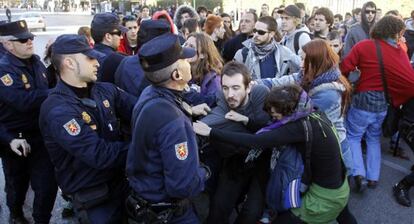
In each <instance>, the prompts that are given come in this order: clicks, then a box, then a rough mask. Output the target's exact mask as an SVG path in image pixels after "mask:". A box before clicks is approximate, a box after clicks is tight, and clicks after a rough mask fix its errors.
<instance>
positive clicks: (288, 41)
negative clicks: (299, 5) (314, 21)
mask: <svg viewBox="0 0 414 224" xmlns="http://www.w3.org/2000/svg"><path fill="white" fill-rule="evenodd" d="M301 31H306V32H308V33H310V32H309V29H308V28H307V27H306V26H303V27H302V28H300V29H297V30H295V32H293V33H292V34H290V35H287V34H286V35H285V36H283V38H282V40H281V41H280V43H283V45H285V46H286V47H287V48H289V49H290V50H291V51H292V52H294V53H295V54H297V55H299V50H300V49H302V47H303V45H305V44H307V43H308V42H309V41H311V38H310V36H309V34H307V33H302V34H300V36H299V39H298V41H299V45H298V46H299V49H298V52H295V43H294V42H295V41H294V39H295V35H296V33H298V32H301Z"/></svg>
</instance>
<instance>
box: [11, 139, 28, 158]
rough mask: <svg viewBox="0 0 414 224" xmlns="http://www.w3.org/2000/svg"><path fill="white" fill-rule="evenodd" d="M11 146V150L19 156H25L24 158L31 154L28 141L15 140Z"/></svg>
mask: <svg viewBox="0 0 414 224" xmlns="http://www.w3.org/2000/svg"><path fill="white" fill-rule="evenodd" d="M9 144H10V148H11V150H12V151H13V152H14V153H16V154H17V155H19V156H22V155H23V156H24V157H27V155H29V153H30V150H31V148H30V145H29V143H27V141H26V139H18V138H15V139H13V140H12V141H11V142H10V143H9ZM19 148H21V149H22V151H20V150H19Z"/></svg>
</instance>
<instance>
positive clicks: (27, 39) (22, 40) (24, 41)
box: [10, 37, 34, 44]
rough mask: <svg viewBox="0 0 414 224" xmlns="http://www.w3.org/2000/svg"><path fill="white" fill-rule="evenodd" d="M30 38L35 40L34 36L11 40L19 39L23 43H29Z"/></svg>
mask: <svg viewBox="0 0 414 224" xmlns="http://www.w3.org/2000/svg"><path fill="white" fill-rule="evenodd" d="M29 40H34V37H29V38H23V39H16V40H10V41H17V42H19V43H21V44H25V43H27V41H29Z"/></svg>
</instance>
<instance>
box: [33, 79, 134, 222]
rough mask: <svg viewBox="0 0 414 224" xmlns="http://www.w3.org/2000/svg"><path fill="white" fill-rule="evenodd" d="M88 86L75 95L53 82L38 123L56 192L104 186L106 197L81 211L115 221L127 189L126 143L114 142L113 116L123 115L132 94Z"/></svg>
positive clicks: (103, 85) (115, 124) (129, 108)
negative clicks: (87, 94) (83, 94)
mask: <svg viewBox="0 0 414 224" xmlns="http://www.w3.org/2000/svg"><path fill="white" fill-rule="evenodd" d="M91 85H92V87H91V90H90V98H83V99H80V98H78V97H77V95H76V94H75V92H74V91H73V90H71V89H70V87H69V86H68V85H66V84H65V83H63V82H62V81H59V82H58V84H57V85H56V88H55V89H54V90H53V91H52V92H51V93H50V95H49V97H48V98H47V100H46V101H45V102H44V104H43V105H42V108H41V112H40V121H39V122H40V126H41V131H42V134H43V136H44V137H45V144H46V147H47V149H48V151H49V154H50V157H51V160H52V162H53V164H54V165H55V171H56V177H57V181H58V183H59V186H60V187H61V189H62V191H63V192H64V193H65V194H68V195H71V196H74V197H77V194H82V193H83V192H87V191H88V190H90V189H94V188H98V189H102V188H104V187H108V188H109V192H110V195H109V199H107V200H106V201H104V202H101V203H98V204H97V205H95V206H92V207H91V208H82V210H86V213H87V216H88V219H89V220H90V221H91V222H92V223H112V222H115V223H116V222H119V220H120V218H121V216H122V210H123V203H124V201H123V199H125V197H126V195H125V194H126V193H127V192H128V191H127V183H126V179H125V175H124V169H125V160H126V155H127V151H128V145H129V144H128V143H127V142H122V141H120V140H121V132H120V128H119V125H118V123H119V122H118V116H119V117H122V118H124V119H128V120H129V119H130V118H131V114H132V109H133V106H134V104H135V102H136V98H135V97H133V96H131V95H129V94H127V93H125V92H124V91H122V90H120V89H118V88H117V87H115V86H114V85H113V84H110V83H100V82H97V83H95V84H91ZM85 99H89V101H86V102H85ZM90 191H92V190H90ZM91 194H92V193H91Z"/></svg>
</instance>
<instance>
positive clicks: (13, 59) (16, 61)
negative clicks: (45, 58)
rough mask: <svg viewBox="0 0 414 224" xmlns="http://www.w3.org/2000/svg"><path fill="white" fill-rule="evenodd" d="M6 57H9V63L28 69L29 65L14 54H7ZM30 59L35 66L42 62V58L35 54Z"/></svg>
mask: <svg viewBox="0 0 414 224" xmlns="http://www.w3.org/2000/svg"><path fill="white" fill-rule="evenodd" d="M5 57H7V58H8V59H9V62H10V63H11V64H12V65H14V66H16V67H27V65H26V64H25V63H24V62H23V61H21V60H22V59H20V58H18V57H16V56H15V55H14V54H12V53H10V52H7V53H6V55H5ZM30 59H31V62H32V64H33V65H34V64H35V63H37V62H38V61H40V57H39V56H37V55H35V54H33V55H32V57H31V58H30ZM23 60H24V59H23Z"/></svg>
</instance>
